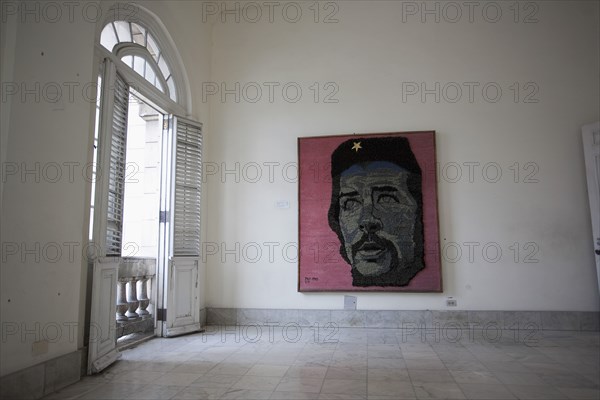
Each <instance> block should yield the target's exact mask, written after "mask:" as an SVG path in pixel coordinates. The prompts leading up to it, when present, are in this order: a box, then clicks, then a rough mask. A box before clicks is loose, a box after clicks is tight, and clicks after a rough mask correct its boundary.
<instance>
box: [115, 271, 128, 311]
mask: <svg viewBox="0 0 600 400" xmlns="http://www.w3.org/2000/svg"><path fill="white" fill-rule="evenodd" d="M126 284H127V281H126V280H125V278H119V280H118V281H117V321H127V320H128V318H127V317H126V316H125V311H127V309H128V308H129V304H127V295H126V292H125V286H126Z"/></svg>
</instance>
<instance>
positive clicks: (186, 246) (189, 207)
mask: <svg viewBox="0 0 600 400" xmlns="http://www.w3.org/2000/svg"><path fill="white" fill-rule="evenodd" d="M174 120H175V132H176V138H175V140H176V146H175V188H174V195H175V199H174V217H173V222H174V225H173V255H174V256H176V257H177V256H199V255H200V193H201V184H202V125H200V124H198V123H195V122H192V121H188V120H184V119H182V118H178V117H176V118H174Z"/></svg>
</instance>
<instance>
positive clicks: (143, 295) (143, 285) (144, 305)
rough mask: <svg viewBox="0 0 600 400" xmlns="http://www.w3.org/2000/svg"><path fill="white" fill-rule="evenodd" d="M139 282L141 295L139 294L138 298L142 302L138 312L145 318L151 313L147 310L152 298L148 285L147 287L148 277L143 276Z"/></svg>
mask: <svg viewBox="0 0 600 400" xmlns="http://www.w3.org/2000/svg"><path fill="white" fill-rule="evenodd" d="M138 282H139V285H140V290H139V295H138V297H137V299H138V302H139V303H140V306H139V307H138V309H137V310H136V312H137V313H138V314H139V316H140V317H142V318H144V319H145V318H148V316H149V315H150V313H149V312H148V311H147V310H146V309H147V308H148V304H150V299H149V298H148V287H147V282H148V277H147V276H142V277H141V278H140V280H139V281H138Z"/></svg>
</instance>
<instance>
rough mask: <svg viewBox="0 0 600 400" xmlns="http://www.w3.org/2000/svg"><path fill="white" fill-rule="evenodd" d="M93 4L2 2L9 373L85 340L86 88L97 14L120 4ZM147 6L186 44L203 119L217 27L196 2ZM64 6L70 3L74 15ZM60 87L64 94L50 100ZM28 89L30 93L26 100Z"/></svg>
mask: <svg viewBox="0 0 600 400" xmlns="http://www.w3.org/2000/svg"><path fill="white" fill-rule="evenodd" d="M9 3H10V6H11V7H12V6H13V5H17V6H19V7H21V6H22V4H18V3H16V2H9ZM96 3H97V2H75V3H71V4H67V3H64V2H53V3H52V4H53V5H54V6H53V7H56V6H57V5H58V6H59V7H61V10H60V12H61V13H62V14H61V15H60V16H57V14H56V9H55V8H54V9H52V7H50V8H48V7H47V6H46V3H45V2H30V3H29V4H28V7H29V8H28V9H29V10H33V12H32V13H29V14H21V9H20V8H17V9H16V11H15V12H16V14H15V13H13V9H12V8H11V9H7V8H3V10H2V11H3V15H2V18H3V19H6V21H4V20H3V22H2V36H3V39H2V84H3V87H2V94H3V96H4V95H6V96H7V97H6V101H5V99H3V100H2V117H3V118H2V119H3V121H2V124H3V125H2V141H1V144H2V151H1V153H0V154H1V155H2V160H1V162H2V168H3V170H2V172H3V173H4V174H5V175H3V176H2V178H3V179H2V182H3V183H2V191H1V195H2V215H1V221H2V223H1V235H2V238H1V241H2V246H3V247H2V260H1V261H2V264H1V268H0V281H1V283H0V289H1V290H0V292H1V294H0V315H1V317H2V345H1V346H0V353H1V360H2V361H1V363H0V364H1V368H0V375H2V376H4V375H6V374H9V373H11V372H14V371H17V370H20V369H23V368H26V367H28V366H31V365H34V364H37V363H40V362H43V361H45V360H49V359H52V358H55V357H58V356H60V355H63V354H67V353H70V352H73V351H75V350H77V349H78V348H81V347H82V346H83V328H84V320H85V301H86V296H87V293H86V280H87V272H86V260H85V259H84V257H82V247H83V246H84V245H85V244H86V243H87V240H88V239H87V237H88V222H89V210H88V207H89V196H90V182H88V180H87V179H85V178H84V174H83V171H84V170H85V166H86V165H87V164H88V163H91V162H92V152H91V149H92V144H93V126H94V125H93V122H94V103H93V101H90V94H89V93H88V92H85V91H83V90H82V88H83V87H84V86H85V85H89V84H90V83H95V82H96V76H95V73H96V71H97V61H96V60H95V59H94V41H95V35H96V33H97V32H98V30H99V29H101V28H102V26H97V24H96V21H102V20H103V19H104V17H105V16H106V15H107V14H106V13H107V11H106V10H108V9H109V7H110V6H111V5H112V3H111V2H102V3H101V9H100V11H99V14H94V12H95V11H98V9H97V6H94V4H96ZM7 4H8V3H7ZM90 4H91V5H90ZM127 4H129V3H127ZM143 5H144V6H146V7H148V8H149V9H150V10H152V11H153V12H155V13H157V14H158V15H159V16H160V18H161V19H162V22H163V23H164V24H165V27H166V29H167V30H168V31H169V32H170V34H171V36H172V38H173V40H174V42H175V43H177V46H178V47H179V46H180V45H181V47H183V48H184V50H185V51H182V49H181V48H180V53H181V57H182V59H183V63H184V64H185V65H186V69H187V73H188V76H189V83H190V86H191V101H192V104H193V107H192V109H191V115H190V117H192V118H194V119H199V120H200V121H205V120H207V118H208V105H207V104H202V103H201V101H200V100H199V99H200V94H199V92H197V91H196V89H195V88H197V87H199V82H201V81H203V80H207V79H208V74H209V68H210V64H209V62H210V57H209V51H210V27H209V26H208V25H206V24H197V23H196V21H197V18H196V16H198V15H200V9H201V7H200V3H197V2H188V1H181V2H179V1H175V2H155V1H148V2H147V3H143ZM3 6H4V3H3ZM36 7H37V9H36ZM68 7H74V8H72V10H73V13H72V14H69V8H68ZM83 10H86V14H84V13H83V12H84V11H83ZM128 10H130V9H128ZM23 15H24V17H23ZM22 17H23V18H22ZM22 19H23V20H22ZM5 34H6V36H5ZM13 53H14V56H13ZM13 62H14V73H13V72H12V69H11V68H12V63H13ZM37 83H39V86H38V88H39V89H36V84H37ZM12 84H16V85H17V92H16V93H10V94H9V92H5V90H10V91H12V90H13V86H10V87H9V86H7V85H12ZM21 85H25V86H21ZM56 86H58V87H60V88H62V89H63V92H62V96H59V97H60V100H59V101H58V102H53V101H52V99H56V92H55V91H53V90H52V89H53V88H55V87H56ZM69 87H71V88H72V92H71V93H72V96H71V95H70V94H69V89H68V88H69ZM22 88H27V89H30V90H33V92H34V93H32V94H27V95H25V96H24V97H23V98H22V97H21V94H22V90H21V89H22ZM36 93H37V96H39V99H37V98H36ZM92 100H94V99H92ZM6 115H8V116H9V117H10V119H7V118H4V117H5V116H6ZM8 120H10V125H9V126H8V125H7V122H8ZM23 163H24V164H23ZM57 165H58V167H59V168H60V169H59V170H58V172H59V173H60V175H57V169H56V166H57ZM13 166H15V168H16V169H15V173H14V174H12V171H13V170H12V167H13ZM36 166H39V167H37V168H38V170H39V176H38V177H36V175H35V174H34V173H31V174H28V175H26V176H25V177H24V178H22V177H21V172H22V170H23V169H24V168H23V167H25V168H27V169H29V170H35V168H36ZM36 246H37V247H36ZM28 250H33V252H32V253H29V252H28ZM57 251H60V252H61V253H60V254H58V253H57ZM71 251H72V253H70V252H71ZM202 306H203V307H204V303H203V304H202ZM57 335H58V336H57ZM44 341H46V342H44ZM36 342H37V343H36Z"/></svg>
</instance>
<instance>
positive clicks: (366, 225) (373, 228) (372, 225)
mask: <svg viewBox="0 0 600 400" xmlns="http://www.w3.org/2000/svg"><path fill="white" fill-rule="evenodd" d="M381 227H382V226H381V221H379V220H378V219H375V218H373V217H371V218H369V219H367V220H366V221H363V223H362V224H360V225H359V228H360V230H361V231H363V232H364V233H367V234H372V233H375V232H377V231H379V230H381Z"/></svg>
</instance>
